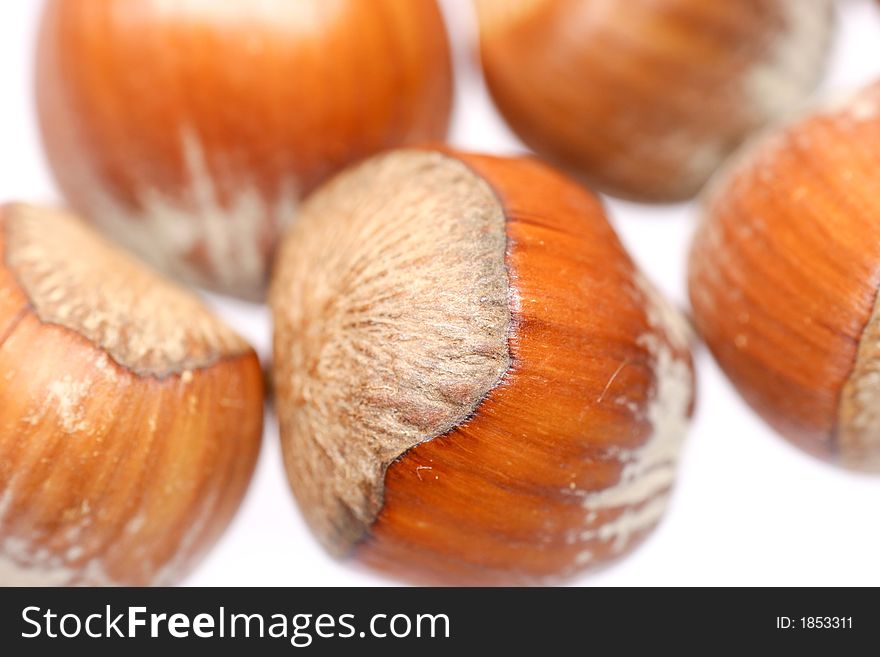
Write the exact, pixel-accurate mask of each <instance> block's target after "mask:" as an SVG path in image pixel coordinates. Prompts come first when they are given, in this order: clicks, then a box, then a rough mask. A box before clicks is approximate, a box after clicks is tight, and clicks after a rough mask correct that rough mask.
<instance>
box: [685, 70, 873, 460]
mask: <svg viewBox="0 0 880 657" xmlns="http://www.w3.org/2000/svg"><path fill="white" fill-rule="evenodd" d="M878 152H880V84H875V85H873V86H870V87H868V88H866V89H864V90H862V91H861V92H859V93H857V94H855V95H854V96H852V97H850V98H848V99H847V100H845V101H844V102H838V103H835V104H833V105H828V106H825V107H822V108H819V109H816V110H813V111H812V112H811V113H810V114H808V115H806V116H802V117H800V118H798V119H797V120H794V121H793V122H791V123H790V124H788V125H786V126H785V127H782V128H780V129H778V130H775V131H773V132H771V133H769V134H767V135H766V136H764V137H762V138H761V139H758V140H756V141H755V142H754V143H751V144H749V145H748V146H747V147H746V148H745V149H744V150H743V151H742V152H741V153H740V154H738V155H737V156H736V157H735V159H734V160H733V161H732V162H731V164H730V165H729V166H728V167H726V168H725V170H724V171H723V172H722V173H721V174H719V177H718V179H717V180H716V181H713V183H712V185H710V187H709V189H707V197H706V200H705V218H704V220H703V223H702V224H701V226H700V228H699V230H698V232H697V234H696V237H695V239H694V242H693V246H692V248H691V253H690V265H689V287H690V297H691V303H692V305H693V312H694V320H695V323H696V326H697V328H698V329H699V332H700V333H701V334H702V336H703V338H704V339H705V341H706V343H707V344H708V345H709V347H710V349H711V350H712V353H713V354H714V355H715V358H716V359H717V361H718V363H719V364H720V365H721V368H722V369H723V370H724V371H725V372H726V373H727V375H728V376H729V377H730V379H731V380H732V381H733V383H734V385H735V386H736V387H737V389H738V390H739V391H740V393H742V395H743V397H745V399H746V401H748V403H749V404H751V405H752V407H754V408H755V409H756V410H757V411H758V413H760V414H761V415H762V416H763V417H764V418H765V419H766V420H767V421H768V422H769V423H770V424H771V425H773V426H774V427H775V428H776V429H777V430H779V431H780V432H781V433H782V434H783V435H785V436H786V437H787V438H789V439H790V440H791V441H792V442H794V443H796V444H797V445H799V446H800V447H802V448H804V449H805V450H807V451H809V452H811V453H813V454H815V455H818V456H820V457H822V458H824V459H829V460H833V461H836V462H838V463H841V464H842V465H844V466H847V467H850V468H856V469H862V470H874V471H880V413H878V409H880V351H878V346H877V345H878V339H880V321H878V313H877V307H876V301H877V290H878V285H880V221H878V217H880V196H878V193H877V192H878V189H880V170H878V168H877V153H878Z"/></svg>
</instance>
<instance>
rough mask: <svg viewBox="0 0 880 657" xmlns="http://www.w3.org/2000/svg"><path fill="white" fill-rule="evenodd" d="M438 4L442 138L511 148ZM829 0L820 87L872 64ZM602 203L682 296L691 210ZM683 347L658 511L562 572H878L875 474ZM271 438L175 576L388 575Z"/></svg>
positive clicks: (854, 3) (852, 19)
mask: <svg viewBox="0 0 880 657" xmlns="http://www.w3.org/2000/svg"><path fill="white" fill-rule="evenodd" d="M221 1H222V0H221ZM291 1H295V0H291ZM707 1H717V0H707ZM728 1H731V0H728ZM733 1H735V0H733ZM799 1H802V2H812V1H813V0H799ZM443 4H444V8H445V10H446V13H447V18H448V20H449V23H450V27H451V31H452V34H453V40H454V47H455V51H456V66H457V74H458V88H457V100H456V103H457V104H456V108H455V116H454V121H453V127H452V132H451V140H452V142H453V143H454V144H455V145H457V146H460V147H463V148H467V149H471V150H480V151H485V152H495V153H510V152H515V151H521V150H522V146H521V145H520V144H519V143H518V142H517V140H516V138H515V137H513V136H512V134H511V133H510V132H509V131H508V130H507V129H506V128H505V127H504V125H503V124H502V122H501V121H500V119H499V118H498V116H497V114H496V113H495V111H494V109H493V108H492V105H491V102H490V100H489V98H488V96H487V95H486V92H485V89H484V88H483V86H482V81H481V79H480V77H479V74H478V72H477V71H476V70H475V68H474V61H473V58H472V55H471V51H470V45H469V44H470V41H471V39H472V34H473V23H472V16H471V14H470V5H469V3H468V1H467V0H445V1H444V2H443ZM837 4H838V8H839V16H838V18H839V21H838V33H837V38H836V43H835V47H834V51H833V54H832V59H831V64H830V71H829V76H828V79H827V80H826V82H825V83H824V85H823V87H822V89H821V93H827V92H835V91H838V92H839V91H842V90H845V89H848V88H851V87H853V86H854V85H857V84H859V83H863V82H866V81H869V80H871V79H872V78H874V77H875V76H878V74H880V7H878V6H876V4H874V3H872V2H870V1H869V0H838V2H837ZM40 6H41V3H40V2H39V1H38V0H15V1H9V0H5V1H3V2H0V201H9V200H30V201H49V202H52V201H56V202H57V200H58V197H57V192H56V191H55V188H54V186H53V182H52V179H51V176H50V174H49V171H48V169H47V167H46V163H45V160H44V158H43V155H42V152H41V147H40V141H39V136H38V131H37V126H36V122H35V118H34V108H33V94H32V58H33V49H34V30H35V25H36V19H37V16H38V14H39V9H40ZM609 205H610V212H611V218H612V221H613V222H614V224H615V226H616V227H617V229H618V231H619V232H620V234H621V235H622V237H623V239H624V241H625V242H626V244H627V246H628V247H629V249H630V252H631V253H632V254H633V255H634V257H635V258H636V260H638V262H639V263H640V264H641V266H642V267H643V268H644V269H645V270H646V271H647V272H648V273H649V274H650V275H651V277H652V278H653V279H654V281H655V282H657V284H658V285H659V286H660V287H661V288H663V289H664V290H665V291H666V292H667V293H668V294H669V295H670V296H671V298H672V299H674V300H675V301H676V302H677V303H679V304H680V305H682V306H684V305H685V304H686V295H685V285H684V280H685V254H686V251H687V244H688V240H689V236H690V233H691V231H692V228H693V226H694V223H695V220H696V217H697V216H698V208H697V207H696V206H694V205H691V204H688V205H678V206H663V207H649V206H642V205H636V204H630V203H622V202H619V201H614V200H611V201H609ZM878 221H880V217H878ZM212 302H213V303H214V304H215V305H216V306H217V307H218V308H219V310H220V311H221V312H222V314H223V315H224V316H225V317H226V318H227V319H228V320H229V321H230V322H231V323H232V324H233V325H234V326H236V327H237V328H238V329H239V330H240V331H241V332H242V333H243V334H244V335H245V336H247V337H248V338H250V339H251V340H252V342H253V343H254V344H255V345H256V346H257V348H258V349H259V350H260V352H261V354H262V355H263V356H264V357H265V356H266V355H267V354H268V347H269V334H270V328H269V321H268V315H267V313H266V311H265V309H263V308H258V307H255V306H249V305H247V304H239V303H235V302H231V301H228V300H220V299H212ZM696 356H697V361H698V367H699V372H698V377H699V381H698V383H699V386H698V395H699V399H698V401H699V404H698V409H697V415H696V418H695V422H694V424H693V428H692V431H691V433H690V436H689V438H688V440H687V443H686V447H685V451H684V454H683V457H682V462H681V468H680V477H679V480H678V484H677V487H676V490H675V494H674V496H673V500H672V504H671V506H670V508H669V510H668V513H667V515H666V517H665V519H664V521H663V522H662V524H661V525H660V527H659V528H658V529H657V530H656V531H655V532H654V533H653V534H652V535H651V536H650V537H649V538H648V539H647V540H646V541H645V542H644V543H643V544H642V545H641V546H640V547H639V548H638V549H637V550H636V551H635V552H634V553H632V554H630V555H629V556H628V557H625V558H624V559H622V560H620V561H618V562H617V563H615V564H613V565H612V566H610V567H607V568H604V569H602V570H601V571H599V572H596V573H591V574H585V575H583V576H581V577H579V578H577V579H576V580H575V581H574V582H573V584H577V585H655V584H665V585H678V584H686V585H748V584H751V585H865V584H870V585H874V586H877V585H880V477H870V476H864V475H857V474H852V473H849V472H845V471H842V470H838V469H836V468H834V467H832V466H829V465H825V464H823V463H820V462H818V461H816V460H813V459H812V458H811V457H808V456H805V455H804V454H802V453H801V452H799V451H797V450H796V449H795V448H793V447H790V446H789V445H788V444H787V443H785V442H784V441H782V440H781V439H780V438H778V437H777V436H775V435H774V434H773V433H772V432H771V431H770V430H769V429H768V428H767V427H765V426H764V424H763V423H762V422H761V421H760V420H759V419H758V418H757V417H756V416H755V415H754V414H753V413H752V412H751V411H750V410H749V408H748V407H747V406H745V404H744V403H743V402H742V401H741V400H740V399H739V397H738V396H737V395H736V393H735V392H734V390H733V389H732V388H731V386H730V385H729V384H728V383H727V382H726V380H725V379H724V377H723V376H722V375H721V373H720V371H719V370H718V369H717V368H716V367H715V365H714V363H713V362H712V361H711V359H710V357H709V355H708V354H707V353H706V352H705V350H703V349H699V350H698V353H697V354H696ZM277 441H278V438H277V429H276V425H275V422H274V418H271V417H269V418H268V421H267V428H266V435H265V439H264V446H263V452H262V455H261V458H260V463H259V466H258V468H257V472H256V474H255V478H254V481H253V485H252V487H251V489H250V491H249V493H248V495H247V497H246V499H245V501H244V504H243V505H242V508H241V510H240V511H239V513H238V515H237V517H236V519H235V520H234V522H233V523H232V525H231V527H230V528H229V530H228V531H227V533H226V534H225V535H224V537H223V538H222V539H221V540H220V542H219V543H218V545H217V546H216V547H215V549H214V550H213V551H211V553H210V554H209V556H208V557H207V559H206V560H205V561H204V562H203V563H202V564H201V566H200V567H199V568H198V569H197V570H196V571H195V572H194V573H193V574H192V575H191V576H190V577H189V579H188V580H187V583H188V584H192V585H288V586H300V585H318V586H320V585H377V584H387V583H390V582H389V580H387V579H385V578H383V577H381V576H378V575H374V574H372V573H369V572H367V571H365V570H363V569H360V568H358V567H356V566H352V565H349V564H341V563H338V562H335V561H333V560H332V559H330V558H329V557H328V556H326V555H325V553H324V552H323V551H322V550H321V549H320V548H319V546H318V545H317V543H316V542H315V541H314V540H313V538H312V537H311V535H310V534H309V532H308V530H307V528H306V527H305V525H304V524H303V521H302V519H301V517H300V515H299V512H298V510H297V508H296V505H295V504H294V502H293V499H292V497H291V495H290V493H289V490H288V487H287V483H286V481H285V478H284V474H283V471H282V466H281V459H280V453H279V447H278V444H277ZM826 611H828V610H826ZM832 612H833V610H831V611H828V613H832Z"/></svg>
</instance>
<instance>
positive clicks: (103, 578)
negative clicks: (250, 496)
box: [0, 205, 262, 585]
mask: <svg viewBox="0 0 880 657" xmlns="http://www.w3.org/2000/svg"><path fill="white" fill-rule="evenodd" d="M261 427H262V380H261V374H260V365H259V362H258V360H257V357H256V355H255V354H254V352H253V350H252V349H251V348H250V347H249V346H248V345H247V344H245V343H244V342H243V341H242V339H241V338H239V337H238V336H237V335H235V334H234V333H233V332H232V331H231V330H230V329H228V328H227V327H226V326H224V325H223V324H222V323H221V322H220V321H218V320H217V319H216V318H215V317H214V316H213V315H211V314H210V313H209V312H208V311H207V310H206V309H205V308H204V307H203V306H202V305H201V303H200V302H199V301H198V300H197V299H196V298H195V297H193V296H191V295H190V294H189V293H188V292H186V291H184V290H182V289H180V288H178V287H177V286H176V285H173V284H171V283H168V282H166V281H165V280H163V279H162V278H160V277H158V276H157V275H155V274H154V273H153V272H151V271H149V270H147V269H145V268H143V267H142V266H141V265H140V264H139V263H136V262H135V261H134V260H132V259H131V258H130V257H129V256H128V255H127V254H125V253H123V252H121V251H119V250H118V248H117V247H115V246H112V245H110V244H109V243H107V242H105V241H104V240H103V238H101V237H100V236H98V235H97V234H95V233H94V232H93V231H92V230H91V229H89V228H87V227H86V226H85V225H83V224H82V223H80V222H79V221H78V220H77V219H75V218H73V217H71V216H70V215H67V214H64V213H62V212H60V211H56V210H51V209H45V208H39V207H33V206H28V205H7V206H4V207H2V208H0V585H68V584H87V585H101V584H114V585H117V584H118V585H145V584H168V583H172V582H175V581H177V580H179V579H180V577H182V575H184V574H185V573H186V572H187V571H188V570H189V569H190V568H191V567H192V566H193V565H194V563H195V562H196V561H197V560H198V558H199V557H200V556H201V555H202V554H203V553H204V552H205V551H206V550H207V549H208V547H210V545H211V544H212V543H213V542H214V541H215V540H216V539H217V537H218V535H219V534H220V532H221V531H222V530H223V528H224V527H225V526H226V524H227V523H228V522H229V519H230V517H231V516H232V514H233V512H234V511H235V509H236V508H237V507H238V504H239V502H240V500H241V498H242V496H243V494H244V491H245V488H246V486H247V483H248V481H249V479H250V476H251V472H252V470H253V467H254V462H255V460H256V456H257V452H258V448H259V444H260V435H261Z"/></svg>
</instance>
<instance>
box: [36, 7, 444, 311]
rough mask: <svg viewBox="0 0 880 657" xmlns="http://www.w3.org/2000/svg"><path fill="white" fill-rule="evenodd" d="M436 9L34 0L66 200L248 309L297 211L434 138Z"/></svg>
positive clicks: (46, 116)
mask: <svg viewBox="0 0 880 657" xmlns="http://www.w3.org/2000/svg"><path fill="white" fill-rule="evenodd" d="M451 95H452V89H451V68H450V58H449V52H448V46H447V41H446V33H445V29H444V25H443V21H442V17H441V15H440V13H439V10H438V8H437V6H436V4H435V1H434V0H368V1H367V2H364V1H362V0H260V1H259V2H256V1H252V0H222V1H217V2H214V1H213V0H49V2H47V7H46V10H45V16H44V19H43V24H42V30H41V34H40V40H39V53H38V64H37V101H38V109H39V115H40V123H41V127H42V133H43V138H44V144H45V149H46V153H47V155H48V157H49V161H50V164H51V166H52V169H53V171H54V173H55V176H56V178H57V180H58V183H59V184H60V186H61V188H62V190H63V192H64V194H65V196H66V197H67V199H68V200H69V201H70V203H71V204H72V205H73V207H74V208H76V209H77V210H78V211H80V212H81V213H82V214H83V215H85V216H86V217H87V218H89V219H91V220H92V221H93V222H94V223H95V224H96V225H97V226H99V227H100V229H101V230H102V231H104V232H105V233H106V234H107V235H109V236H111V237H113V238H114V239H115V240H117V241H119V242H120V243H122V244H124V245H125V246H127V247H128V248H130V249H132V250H133V251H135V252H136V253H138V254H139V255H141V256H142V257H144V258H145V259H147V260H148V261H150V262H151V263H152V264H154V265H155V266H157V267H159V268H160V269H162V270H164V271H166V272H169V273H171V274H173V275H174V276H176V277H178V278H181V279H183V280H185V281H187V282H190V283H194V284H197V285H201V286H205V287H208V288H211V289H215V290H218V291H222V292H226V293H230V294H234V295H238V296H242V297H246V298H253V299H256V298H260V297H262V296H263V294H264V287H265V284H266V278H267V269H268V264H269V262H270V259H271V254H272V252H273V247H274V245H275V243H276V240H277V239H278V235H279V233H280V232H281V230H282V229H283V227H284V226H285V225H286V224H288V223H289V222H291V221H293V220H294V219H295V217H296V214H297V208H298V205H299V202H300V199H301V198H302V197H303V196H305V195H306V194H308V193H309V192H310V191H311V190H312V189H313V188H314V187H315V186H316V185H317V184H319V183H320V182H321V181H322V180H324V179H325V178H327V177H328V176H329V175H330V174H332V173H334V172H335V171H337V170H338V169H340V168H342V167H343V166H344V165H346V164H348V163H350V162H353V161H355V160H358V159H361V158H363V157H365V156H368V155H370V154H372V153H375V152H377V151H380V150H383V149H385V148H389V147H393V146H396V145H402V144H407V143H411V142H415V141H424V140H432V139H440V138H442V137H443V136H444V135H445V132H446V127H447V123H448V119H449V112H450V107H451Z"/></svg>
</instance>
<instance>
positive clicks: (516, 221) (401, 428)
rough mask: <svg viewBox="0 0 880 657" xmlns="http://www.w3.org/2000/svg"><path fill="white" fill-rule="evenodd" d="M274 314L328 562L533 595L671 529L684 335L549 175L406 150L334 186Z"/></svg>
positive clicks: (308, 505)
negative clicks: (336, 558)
mask: <svg viewBox="0 0 880 657" xmlns="http://www.w3.org/2000/svg"><path fill="white" fill-rule="evenodd" d="M270 305H271V307H272V310H273V317H274V321H275V338H274V341H275V342H274V347H275V349H274V353H275V361H274V362H275V370H274V376H275V386H276V393H277V399H276V404H277V408H278V414H279V419H280V425H281V440H282V447H283V453H284V460H285V464H286V468H287V473H288V476H289V479H290V483H291V485H292V487H293V491H294V493H295V495H296V497H297V499H298V501H299V503H300V506H301V508H302V511H303V513H304V514H305V517H306V519H307V521H308V522H309V524H310V525H311V527H312V528H313V529H314V531H315V532H316V534H317V536H318V538H319V539H320V540H321V542H322V543H323V544H324V545H325V546H326V547H327V548H328V549H329V550H330V551H331V552H332V553H334V554H336V555H352V556H355V557H356V558H358V559H360V560H361V561H363V562H365V563H368V564H370V565H372V566H374V567H377V568H379V569H382V570H385V571H389V572H391V573H393V574H395V575H397V576H401V577H404V578H407V579H411V580H417V581H423V582H442V583H534V582H542V581H547V580H548V579H556V578H559V577H564V576H567V575H570V574H572V573H573V572H575V571H577V570H579V569H582V568H585V567H588V566H592V565H595V564H599V563H601V562H603V561H605V560H607V559H609V558H611V557H613V556H615V555H618V554H621V553H623V552H625V551H627V550H628V549H629V548H630V547H631V546H633V545H634V544H635V543H636V542H637V541H638V540H639V539H640V538H641V537H643V536H645V535H646V533H647V532H648V531H649V530H650V529H651V528H652V527H653V526H654V525H655V524H656V523H657V522H658V520H659V518H660V516H661V513H662V511H663V509H664V507H665V505H666V501H667V498H668V496H669V494H670V489H671V487H672V484H673V477H674V473H675V462H676V457H677V453H678V450H679V445H680V442H681V440H682V438H683V436H684V433H685V429H686V425H687V421H688V417H689V416H690V413H691V407H692V393H693V379H692V377H693V373H692V368H691V359H690V354H689V349H688V341H687V332H686V329H685V327H684V325H683V323H682V319H681V317H680V316H679V315H678V314H677V313H676V312H675V311H674V310H673V309H672V308H671V307H670V306H669V305H668V304H667V303H666V302H665V301H663V300H662V299H661V298H660V297H659V296H658V294H657V293H656V292H655V290H654V288H653V287H652V286H651V285H650V284H649V283H648V282H647V281H646V280H645V278H644V277H643V276H642V275H641V274H640V273H639V271H638V270H637V269H636V267H635V265H634V264H633V262H632V260H631V259H630V258H629V256H628V255H627V254H626V252H625V251H624V249H623V247H622V246H621V244H620V242H619V241H618V238H617V236H616V235H615V233H614V231H613V230H612V229H611V227H610V226H609V224H608V222H607V221H606V218H605V212H604V210H603V208H602V206H601V204H600V203H599V202H598V201H597V199H596V198H595V197H594V196H593V195H592V194H590V193H589V192H587V191H586V190H584V189H583V188H581V187H580V186H578V185H577V184H575V183H573V182H572V181H570V180H568V179H567V178H565V177H564V176H562V175H560V174H559V173H557V172H555V171H554V170H552V169H550V168H548V167H547V166H545V165H542V164H540V163H538V162H537V161H533V160H530V159H501V158H494V157H488V156H479V155H469V154H462V153H452V152H445V151H439V150H429V149H425V150H420V149H419V150H417V149H407V150H398V151H392V152H390V153H387V154H384V155H381V156H378V157H376V158H373V159H370V160H368V161H367V162H365V163H363V164H361V165H359V166H357V167H355V168H352V169H350V170H348V171H346V172H344V173H342V174H341V175H339V176H338V177H336V178H335V179H333V180H332V181H331V182H329V183H327V184H326V185H324V186H322V187H321V189H320V190H318V191H317V192H316V193H315V194H314V195H313V196H312V197H310V199H309V200H308V201H307V202H306V203H305V205H304V206H303V210H302V214H301V217H300V220H299V221H298V222H297V223H296V224H295V225H294V226H293V227H292V229H291V231H290V233H289V234H288V235H287V237H286V238H285V240H284V242H283V246H282V248H281V250H280V253H279V259H278V262H277V263H276V272H275V274H274V275H273V282H272V287H271V291H270Z"/></svg>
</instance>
